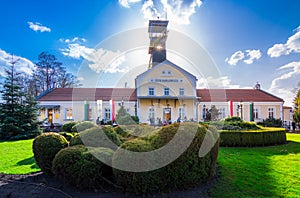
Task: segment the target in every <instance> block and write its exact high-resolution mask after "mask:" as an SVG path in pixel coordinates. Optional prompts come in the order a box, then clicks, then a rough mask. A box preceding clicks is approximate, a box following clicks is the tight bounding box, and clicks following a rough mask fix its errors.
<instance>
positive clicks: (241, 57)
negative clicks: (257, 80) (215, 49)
mask: <svg viewBox="0 0 300 198" xmlns="http://www.w3.org/2000/svg"><path fill="white" fill-rule="evenodd" d="M260 57H261V52H260V50H246V51H245V52H243V51H241V50H239V51H237V52H235V53H233V54H232V55H231V57H230V58H228V57H227V58H226V59H225V62H226V63H228V64H229V65H236V64H237V63H238V62H239V61H243V62H244V63H246V64H252V63H253V61H254V60H255V59H256V60H258V59H260Z"/></svg>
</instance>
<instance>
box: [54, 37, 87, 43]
mask: <svg viewBox="0 0 300 198" xmlns="http://www.w3.org/2000/svg"><path fill="white" fill-rule="evenodd" d="M59 41H60V42H61V43H85V42H86V39H85V38H79V37H74V38H71V39H69V38H68V39H63V38H60V39H59Z"/></svg>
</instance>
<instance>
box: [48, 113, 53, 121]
mask: <svg viewBox="0 0 300 198" xmlns="http://www.w3.org/2000/svg"><path fill="white" fill-rule="evenodd" d="M48 123H49V124H52V123H53V109H48Z"/></svg>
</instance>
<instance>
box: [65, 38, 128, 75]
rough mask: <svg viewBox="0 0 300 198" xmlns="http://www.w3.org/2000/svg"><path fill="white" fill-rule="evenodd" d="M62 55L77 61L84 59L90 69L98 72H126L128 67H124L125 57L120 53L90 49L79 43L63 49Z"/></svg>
mask: <svg viewBox="0 0 300 198" xmlns="http://www.w3.org/2000/svg"><path fill="white" fill-rule="evenodd" d="M61 51H62V54H63V55H65V56H69V57H72V58H75V59H80V58H83V59H85V60H87V61H88V62H90V63H89V67H90V68H91V69H92V70H93V71H95V72H97V73H100V72H109V73H116V72H126V71H127V70H128V68H127V67H124V66H122V63H123V62H125V55H123V54H122V53H121V52H120V51H116V52H113V51H109V50H105V49H102V48H100V49H97V50H96V49H93V48H88V47H85V46H83V45H80V44H78V43H72V44H69V45H68V48H67V49H61Z"/></svg>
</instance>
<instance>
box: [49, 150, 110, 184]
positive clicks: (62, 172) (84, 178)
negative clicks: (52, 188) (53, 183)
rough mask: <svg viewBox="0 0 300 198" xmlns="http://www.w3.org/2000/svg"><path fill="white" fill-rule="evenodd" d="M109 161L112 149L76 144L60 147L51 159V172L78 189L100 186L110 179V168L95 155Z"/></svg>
mask: <svg viewBox="0 0 300 198" xmlns="http://www.w3.org/2000/svg"><path fill="white" fill-rule="evenodd" d="M100 155H101V159H105V161H107V162H111V158H112V155H113V151H112V150H111V149H108V148H102V147H99V148H93V149H87V148H86V147H85V146H83V145H77V146H72V147H68V148H65V149H62V150H61V151H59V152H58V153H57V154H56V156H55V158H54V160H53V167H52V170H53V173H54V174H55V176H57V177H58V178H61V179H63V180H64V181H66V182H67V183H69V184H71V185H74V186H75V187H77V188H79V189H96V188H101V187H102V186H103V185H104V184H105V183H106V182H107V181H108V180H111V179H112V178H113V177H112V169H111V167H110V166H107V165H106V164H104V163H103V162H101V161H100V160H99V159H97V158H96V157H95V156H98V157H99V156H100Z"/></svg>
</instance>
